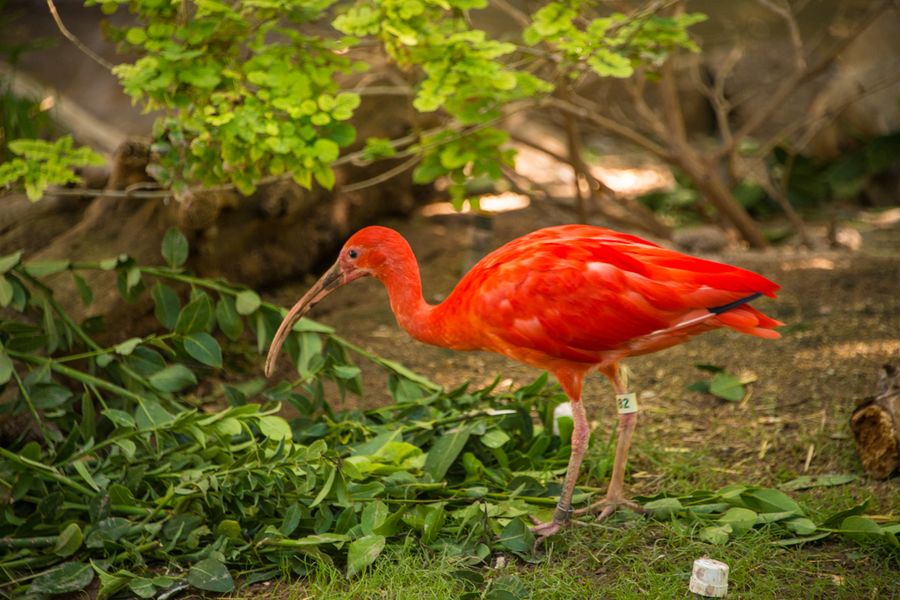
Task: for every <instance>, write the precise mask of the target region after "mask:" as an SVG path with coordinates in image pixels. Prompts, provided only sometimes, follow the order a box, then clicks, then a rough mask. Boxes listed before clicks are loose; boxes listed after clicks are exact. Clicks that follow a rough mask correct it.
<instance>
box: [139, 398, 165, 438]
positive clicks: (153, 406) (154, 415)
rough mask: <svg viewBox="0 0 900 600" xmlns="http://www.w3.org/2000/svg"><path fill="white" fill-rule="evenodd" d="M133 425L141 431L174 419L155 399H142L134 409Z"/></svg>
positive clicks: (156, 427)
mask: <svg viewBox="0 0 900 600" xmlns="http://www.w3.org/2000/svg"><path fill="white" fill-rule="evenodd" d="M134 416H135V419H134V421H135V425H136V426H137V427H138V429H141V430H142V431H147V430H149V431H152V430H155V429H159V428H160V427H164V426H165V425H168V424H169V423H171V422H172V421H174V420H175V417H174V416H173V415H172V414H171V413H169V411H167V410H166V409H165V408H163V406H162V404H160V403H159V402H157V401H156V400H144V401H143V402H142V403H141V405H140V406H138V407H137V408H136V409H135V411H134Z"/></svg>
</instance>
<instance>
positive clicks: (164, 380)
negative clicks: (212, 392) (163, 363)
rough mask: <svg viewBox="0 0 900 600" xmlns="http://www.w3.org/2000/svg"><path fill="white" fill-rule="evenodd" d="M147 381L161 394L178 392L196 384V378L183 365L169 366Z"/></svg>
mask: <svg viewBox="0 0 900 600" xmlns="http://www.w3.org/2000/svg"><path fill="white" fill-rule="evenodd" d="M148 380H149V381H150V385H152V386H153V387H154V388H156V389H158V390H159V391H161V392H178V391H180V390H183V389H184V388H186V387H188V386H191V385H194V384H196V383H197V377H196V376H195V375H194V373H193V372H192V371H191V370H190V369H188V368H187V367H185V366H184V365H170V366H168V367H166V368H165V369H162V370H161V371H157V372H156V373H154V374H153V375H151V376H150V377H148Z"/></svg>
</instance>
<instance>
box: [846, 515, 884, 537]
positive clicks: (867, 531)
mask: <svg viewBox="0 0 900 600" xmlns="http://www.w3.org/2000/svg"><path fill="white" fill-rule="evenodd" d="M838 529H839V531H840V532H841V533H843V534H844V535H846V536H847V537H848V538H850V539H851V540H853V541H854V542H857V543H859V544H866V543H871V542H873V541H879V540H880V539H881V538H882V536H883V535H884V531H882V529H881V527H879V526H878V523H876V522H875V521H873V520H872V519H870V518H868V517H863V516H859V515H851V516H849V517H847V518H846V519H844V520H843V522H842V523H841V526H840V527H839V528H838Z"/></svg>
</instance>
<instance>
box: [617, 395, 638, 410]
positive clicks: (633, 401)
mask: <svg viewBox="0 0 900 600" xmlns="http://www.w3.org/2000/svg"><path fill="white" fill-rule="evenodd" d="M616 408H617V409H618V411H619V414H620V415H627V414H629V413H633V412H637V409H638V406H637V395H636V394H635V393H634V392H628V393H626V394H616Z"/></svg>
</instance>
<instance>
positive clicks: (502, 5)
mask: <svg viewBox="0 0 900 600" xmlns="http://www.w3.org/2000/svg"><path fill="white" fill-rule="evenodd" d="M493 4H494V6H496V7H497V8H499V9H500V10H502V11H503V12H504V13H506V14H507V16H509V17H510V18H511V19H512V20H513V21H515V22H516V23H518V24H519V25H520V26H522V28H525V27H528V26H529V25H531V19H530V18H529V17H528V15H527V14H525V13H524V12H523V11H521V10H519V9H518V8H516V7H515V6H513V5H512V4H510V3H509V2H507V1H506V0H494V1H493Z"/></svg>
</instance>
